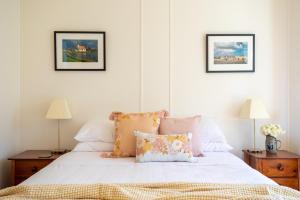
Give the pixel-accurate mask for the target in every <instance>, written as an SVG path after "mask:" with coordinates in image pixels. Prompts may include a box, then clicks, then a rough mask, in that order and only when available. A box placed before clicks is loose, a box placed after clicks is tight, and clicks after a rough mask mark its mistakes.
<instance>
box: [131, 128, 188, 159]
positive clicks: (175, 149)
mask: <svg viewBox="0 0 300 200" xmlns="http://www.w3.org/2000/svg"><path fill="white" fill-rule="evenodd" d="M134 134H135V136H136V161H137V162H151V161H166V162H170V161H181V162H193V152H192V133H187V134H173V135H154V134H149V133H144V132H140V131H135V132H134Z"/></svg>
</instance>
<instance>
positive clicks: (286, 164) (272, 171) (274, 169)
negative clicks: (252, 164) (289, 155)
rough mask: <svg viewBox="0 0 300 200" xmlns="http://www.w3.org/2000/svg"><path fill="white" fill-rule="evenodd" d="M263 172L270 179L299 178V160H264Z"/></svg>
mask: <svg viewBox="0 0 300 200" xmlns="http://www.w3.org/2000/svg"><path fill="white" fill-rule="evenodd" d="M262 172H263V174H264V175H266V176H268V177H297V176H298V160H297V159H264V160H262Z"/></svg>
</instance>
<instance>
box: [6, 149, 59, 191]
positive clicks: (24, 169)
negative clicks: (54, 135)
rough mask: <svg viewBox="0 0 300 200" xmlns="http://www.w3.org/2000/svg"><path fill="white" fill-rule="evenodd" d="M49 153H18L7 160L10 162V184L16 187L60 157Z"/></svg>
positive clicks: (45, 151)
mask: <svg viewBox="0 0 300 200" xmlns="http://www.w3.org/2000/svg"><path fill="white" fill-rule="evenodd" d="M47 155H49V156H50V155H51V151H47V150H29V151H25V152H23V153H20V154H18V155H16V156H13V157H10V158H8V160H11V161H12V163H11V164H12V165H11V173H12V184H13V185H17V184H19V183H21V182H23V181H24V180H26V179H27V178H29V177H30V176H32V175H33V174H35V173H36V172H38V171H39V170H41V169H43V168H44V167H46V166H47V165H48V164H49V163H51V162H52V161H53V160H55V159H57V158H58V157H59V156H61V155H51V156H50V157H45V156H47Z"/></svg>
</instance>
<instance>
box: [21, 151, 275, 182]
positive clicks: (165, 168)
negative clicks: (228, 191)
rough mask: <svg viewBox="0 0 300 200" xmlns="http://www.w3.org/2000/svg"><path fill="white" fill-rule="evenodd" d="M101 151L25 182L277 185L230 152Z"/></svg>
mask: <svg viewBox="0 0 300 200" xmlns="http://www.w3.org/2000/svg"><path fill="white" fill-rule="evenodd" d="M99 155H100V153H99V152H70V153H67V154H65V155H63V156H61V157H59V158H58V159H57V160H55V161H54V162H53V163H51V164H50V165H48V166H47V167H46V168H44V169H43V170H41V171H39V172H38V173H36V174H35V175H33V176H32V177H30V178H29V179H27V180H26V181H24V182H23V183H22V184H23V185H36V184H93V183H167V182H192V183H234V184H239V183H248V184H249V183H250V184H272V185H274V184H276V183H275V182H274V181H272V180H271V179H269V178H267V177H265V176H264V175H262V174H261V173H259V172H258V171H256V170H254V169H252V168H251V167H249V166H248V165H247V164H245V163H244V162H243V161H242V160H241V159H240V158H238V157H236V156H235V155H233V154H231V153H229V152H207V153H206V154H205V156H204V157H199V158H196V162H194V163H188V162H149V163H136V162H135V158H134V157H132V158H101V157H100V156H99Z"/></svg>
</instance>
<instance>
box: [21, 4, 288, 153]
mask: <svg viewBox="0 0 300 200" xmlns="http://www.w3.org/2000/svg"><path fill="white" fill-rule="evenodd" d="M287 6H288V3H287V1H283V0H265V1H261V0H227V1H220V0H127V1H122V0H87V1H84V2H83V1H80V0H73V1H72V3H70V1H67V0H51V1H50V0H44V1H40V0H26V1H22V5H21V24H22V28H21V30H22V37H21V43H22V45H21V46H22V48H21V51H22V56H21V63H22V72H21V96H22V111H21V119H22V136H21V139H22V148H23V149H28V148H32V149H42V148H43V149H44V148H49V149H51V148H55V147H56V124H55V122H53V121H48V120H46V119H45V118H44V115H45V113H46V111H47V108H48V106H49V103H50V102H51V100H52V99H53V98H54V97H57V96H64V97H67V98H68V100H69V102H70V106H71V109H72V112H73V116H74V118H73V119H72V120H69V121H65V122H64V123H63V125H62V126H63V139H62V140H63V141H62V142H63V145H64V147H66V148H72V147H73V145H74V144H75V141H74V140H73V139H72V137H73V136H74V134H75V132H76V131H77V130H78V129H79V127H80V126H81V125H82V124H83V123H84V122H85V121H86V120H88V119H90V118H94V117H96V116H97V117H103V118H106V117H107V116H108V114H109V112H111V111H112V110H121V111H125V112H126V111H128V112H136V111H153V110H158V109H161V108H167V109H170V111H171V113H172V114H173V115H176V116H183V115H192V114H196V113H200V114H204V115H208V116H212V117H215V118H216V120H217V121H218V123H219V124H220V126H221V127H222V128H223V130H224V131H225V133H226V136H227V138H228V140H229V143H231V144H232V145H233V146H234V147H235V148H236V153H237V154H240V150H241V149H242V148H245V147H249V146H251V143H250V142H249V141H251V140H250V139H252V138H251V133H252V132H251V124H250V121H248V120H239V119H238V113H239V109H240V106H241V104H242V103H243V101H244V100H245V99H246V98H248V97H250V96H259V97H261V98H262V100H263V101H264V102H265V104H266V106H267V108H268V110H269V112H270V113H271V116H272V119H271V120H270V121H272V122H277V123H280V124H282V125H283V127H284V128H288V121H287V118H288V92H287V90H286V88H287V84H288V80H287V77H288V67H287V66H288V65H287V63H288V60H287V59H288V55H287V52H288V39H287V38H288V28H287V25H286V23H287V21H288V13H287V11H288V8H287ZM83 13H84V14H83ZM55 30H93V31H95V30H99V31H106V33H107V71H106V72H55V71H54V69H53V66H54V63H53V62H54V59H53V31H55ZM207 33H255V34H256V47H257V48H256V72H255V73H237V74H206V73H205V34H207ZM266 122H267V121H261V122H260V123H266ZM258 137H259V142H258V143H259V145H261V146H262V147H263V143H264V138H263V136H261V135H259V136H258ZM285 137H287V136H285ZM283 139H285V138H283ZM286 145H287V142H285V143H284V146H285V147H286Z"/></svg>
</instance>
